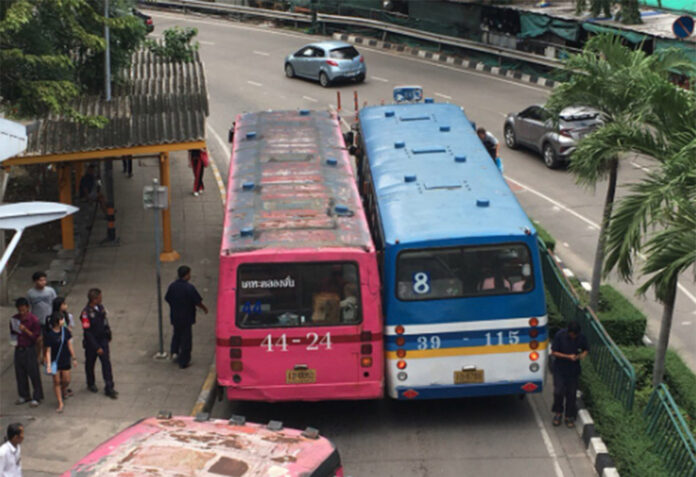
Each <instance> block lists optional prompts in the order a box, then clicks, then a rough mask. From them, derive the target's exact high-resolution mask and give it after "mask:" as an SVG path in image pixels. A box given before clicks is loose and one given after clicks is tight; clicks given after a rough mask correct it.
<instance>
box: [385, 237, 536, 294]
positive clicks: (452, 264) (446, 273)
mask: <svg viewBox="0 0 696 477" xmlns="http://www.w3.org/2000/svg"><path fill="white" fill-rule="evenodd" d="M396 273H397V290H396V296H397V298H399V299H400V300H435V299H443V298H461V297H472V296H485V295H501V294H512V293H526V292H528V291H530V290H532V289H533V288H534V277H533V276H532V268H531V260H530V256H529V249H528V248H527V246H526V245H523V244H509V245H508V244H506V245H486V246H473V247H455V248H438V249H424V250H408V251H404V252H402V253H400V254H399V259H398V264H397V272H396Z"/></svg>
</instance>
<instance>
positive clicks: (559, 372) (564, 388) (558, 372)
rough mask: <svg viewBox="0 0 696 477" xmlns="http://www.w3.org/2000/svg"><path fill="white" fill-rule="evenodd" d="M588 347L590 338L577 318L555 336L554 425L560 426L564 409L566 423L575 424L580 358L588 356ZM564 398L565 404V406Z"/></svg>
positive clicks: (573, 425) (553, 346) (572, 425)
mask: <svg viewBox="0 0 696 477" xmlns="http://www.w3.org/2000/svg"><path fill="white" fill-rule="evenodd" d="M588 352H589V346H588V344H587V338H585V335H583V334H582V333H581V332H580V325H579V324H578V322H577V321H571V322H570V323H568V327H567V328H565V329H563V330H560V331H559V332H558V333H556V336H554V337H553V343H552V344H551V356H553V357H554V363H553V407H552V408H551V411H552V412H553V413H554V416H553V425H554V426H560V425H561V417H562V416H563V410H564V408H565V423H566V426H568V427H575V417H576V415H577V412H578V411H577V407H576V404H575V401H576V399H577V390H578V380H579V379H580V371H581V369H580V360H581V359H583V358H584V357H585V356H587V353H588ZM564 401H565V406H564Z"/></svg>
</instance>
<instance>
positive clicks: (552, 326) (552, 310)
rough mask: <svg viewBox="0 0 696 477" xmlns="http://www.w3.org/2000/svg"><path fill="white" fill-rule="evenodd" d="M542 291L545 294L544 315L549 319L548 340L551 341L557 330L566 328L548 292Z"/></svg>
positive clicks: (563, 319)
mask: <svg viewBox="0 0 696 477" xmlns="http://www.w3.org/2000/svg"><path fill="white" fill-rule="evenodd" d="M544 291H545V292H546V315H547V316H548V318H549V324H548V327H549V339H553V337H554V336H555V335H556V332H557V331H558V330H560V329H562V328H565V327H566V319H565V318H563V315H561V312H560V311H559V310H558V307H557V306H556V303H555V302H554V301H553V298H552V297H551V294H550V293H549V291H548V290H546V289H544Z"/></svg>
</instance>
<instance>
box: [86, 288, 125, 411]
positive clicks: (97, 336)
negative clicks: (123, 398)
mask: <svg viewBox="0 0 696 477" xmlns="http://www.w3.org/2000/svg"><path fill="white" fill-rule="evenodd" d="M87 300H88V303H87V306H85V307H84V309H83V310H82V313H81V314H80V321H81V322H82V330H83V331H84V339H83V341H82V345H83V346H84V348H85V374H86V375H87V389H89V390H90V391H92V392H93V393H96V392H97V391H99V389H98V388H97V385H96V384H95V379H94V363H96V361H97V357H98V358H99V361H101V368H102V376H103V377H104V394H106V395H107V396H109V397H110V398H111V399H116V398H117V397H118V392H116V390H115V389H114V378H113V375H112V373H111V357H110V354H109V342H110V341H111V328H110V327H109V320H108V319H107V318H106V308H105V307H104V305H102V292H101V290H100V289H99V288H92V289H91V290H90V291H89V292H88V293H87Z"/></svg>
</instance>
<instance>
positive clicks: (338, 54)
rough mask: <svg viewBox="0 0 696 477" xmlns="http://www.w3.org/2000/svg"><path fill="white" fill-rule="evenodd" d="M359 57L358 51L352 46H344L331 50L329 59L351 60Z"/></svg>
mask: <svg viewBox="0 0 696 477" xmlns="http://www.w3.org/2000/svg"><path fill="white" fill-rule="evenodd" d="M359 55H360V53H358V50H356V49H355V48H353V47H352V46H345V47H342V48H336V49H335V50H331V58H334V59H336V60H352V59H353V58H355V57H356V56H359Z"/></svg>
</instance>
